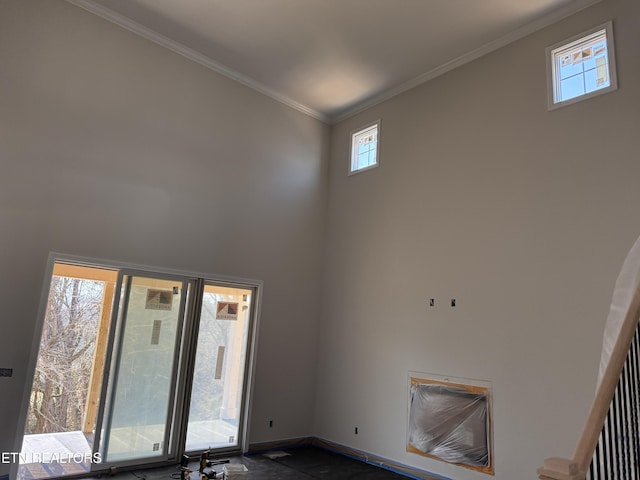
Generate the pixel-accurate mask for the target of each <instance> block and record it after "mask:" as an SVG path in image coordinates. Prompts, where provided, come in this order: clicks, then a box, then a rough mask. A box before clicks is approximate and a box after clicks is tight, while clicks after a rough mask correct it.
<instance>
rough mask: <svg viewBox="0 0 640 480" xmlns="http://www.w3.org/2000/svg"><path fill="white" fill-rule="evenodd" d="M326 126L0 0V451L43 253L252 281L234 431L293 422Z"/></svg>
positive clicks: (178, 61) (309, 336)
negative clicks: (245, 383)
mask: <svg viewBox="0 0 640 480" xmlns="http://www.w3.org/2000/svg"><path fill="white" fill-rule="evenodd" d="M329 140H330V139H329V127H327V126H326V125H324V124H322V123H320V122H318V121H316V120H314V119H311V118H309V117H307V116H305V115H303V114H301V113H298V112H296V111H293V110H291V109H289V108H287V107H285V106H283V105H281V104H280V103H277V102H275V101H273V100H271V99H269V98H267V97H265V96H263V95H261V94H259V93H256V92H255V91H253V90H250V89H248V88H246V87H244V86H241V85H240V84H238V83H235V82H233V81H231V80H229V79H227V78H225V77H222V76H220V75H217V74H215V73H213V72H211V71H210V70H207V69H205V68H203V67H201V66H200V65H197V64H195V63H193V62H190V61H188V60H186V59H184V58H182V57H180V56H178V55H176V54H174V53H172V52H170V51H169V50H166V49H164V48H162V47H160V46H157V45H155V44H153V43H151V42H149V41H147V40H144V39H142V38H140V37H138V36H136V35H134V34H132V33H130V32H128V31H126V30H124V29H122V28H120V27H117V26H115V25H113V24H111V23H109V22H106V21H104V20H102V19H100V18H98V17H96V16H94V15H92V14H90V13H87V12H85V11H84V10H81V9H79V8H77V7H75V6H73V5H71V4H69V3H67V2H64V1H55V2H54V1H50V0H45V1H33V0H30V1H28V2H23V1H3V2H0V165H1V167H2V170H1V171H2V173H1V174H0V225H2V236H1V237H0V247H1V248H0V272H1V273H0V291H2V292H3V298H4V302H3V309H2V317H1V320H0V321H1V322H2V323H1V324H2V327H3V334H2V335H1V336H0V366H1V367H13V368H14V377H13V378H11V379H4V378H3V379H0V432H1V433H0V451H4V452H10V451H13V450H14V448H15V446H14V439H15V438H16V426H17V418H18V415H19V411H20V404H21V402H22V395H23V391H24V387H25V376H26V371H25V370H26V365H27V363H28V359H29V356H30V353H31V352H30V348H31V344H32V339H33V334H34V325H35V322H36V316H37V310H38V304H39V301H40V293H41V289H42V285H43V279H44V273H45V267H46V262H47V255H48V253H49V252H50V251H57V252H63V253H69V254H76V255H82V256H90V257H97V258H103V259H114V260H118V261H124V262H134V263H137V264H146V265H154V266H162V267H166V268H174V269H182V270H192V271H197V272H206V273H212V274H220V275H230V276H235V277H246V278H253V279H259V280H262V281H264V301H263V305H262V318H261V330H260V338H259V349H258V359H257V376H256V386H255V402H254V408H253V416H252V425H251V437H250V438H251V441H252V442H260V441H265V440H271V439H278V438H291V437H298V436H303V435H309V434H311V433H312V431H311V422H312V412H313V406H314V395H315V377H316V375H315V371H316V366H315V365H316V358H315V351H316V338H317V333H316V330H317V320H318V310H319V301H320V297H319V295H318V291H319V288H320V280H321V277H320V267H321V263H320V261H321V252H322V249H321V248H322V238H323V235H324V230H323V225H324V219H325V209H326V191H327V179H328V177H327V167H328V155H329V148H328V147H329ZM269 419H273V420H274V428H272V429H269V428H268V420H269ZM5 468H6V465H0V474H1V473H2V472H3V471H4V469H5Z"/></svg>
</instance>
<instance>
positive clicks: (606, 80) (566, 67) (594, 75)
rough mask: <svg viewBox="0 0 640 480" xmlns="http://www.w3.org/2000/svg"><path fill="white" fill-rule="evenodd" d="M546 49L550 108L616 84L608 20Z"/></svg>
mask: <svg viewBox="0 0 640 480" xmlns="http://www.w3.org/2000/svg"><path fill="white" fill-rule="evenodd" d="M547 51H548V53H547V57H548V61H549V62H550V64H551V69H550V70H551V77H552V78H551V87H552V88H550V92H549V94H550V102H549V107H550V108H555V107H558V106H561V105H565V104H568V103H574V102H575V101H577V99H579V98H580V97H585V96H593V95H597V94H599V93H605V92H608V91H611V90H615V89H616V88H617V85H616V78H615V69H614V68H613V67H614V65H613V62H614V60H613V58H614V57H613V41H612V39H611V23H608V24H606V25H604V26H602V27H598V28H596V29H595V30H593V31H591V32H588V33H586V34H583V35H581V36H579V37H578V38H577V39H573V40H570V41H567V42H563V44H561V45H559V46H555V47H550V48H549V49H547ZM551 97H552V99H551ZM551 100H552V101H551Z"/></svg>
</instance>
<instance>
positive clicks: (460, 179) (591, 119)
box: [0, 0, 640, 479]
mask: <svg viewBox="0 0 640 480" xmlns="http://www.w3.org/2000/svg"><path fill="white" fill-rule="evenodd" d="M638 9H639V6H638V3H637V2H631V1H628V0H621V1H619V2H617V1H614V0H608V1H606V2H603V3H602V4H599V5H597V6H595V7H592V8H590V9H588V10H585V11H583V12H581V13H579V14H577V15H574V16H573V17H570V18H568V19H566V20H565V21H562V22H560V23H558V24H556V25H553V26H551V27H549V28H547V29H545V30H543V31H541V32H538V33H536V34H534V35H531V36H529V37H527V38H525V39H523V40H521V41H519V42H517V43H515V44H513V45H510V46H508V47H506V48H503V49H501V50H499V51H497V52H494V53H493V54H490V55H488V56H485V57H483V58H481V59H479V60H477V61H475V62H473V63H471V64H468V65H466V66H464V67H462V68H459V69H457V70H455V71H453V72H450V73H449V74H447V75H445V76H443V77H440V78H437V79H435V80H433V81H431V82H429V83H428V84H425V85H423V86H421V87H418V88H416V89H414V90H412V91H410V92H407V93H405V94H403V95H400V96H398V97H396V98H394V99H392V100H390V101H388V102H385V103H383V104H380V105H378V106H376V107H374V108H372V109H369V110H367V111H365V112H363V113H361V114H360V115H358V116H357V117H354V118H351V119H349V120H346V121H344V122H342V123H340V124H339V125H336V126H335V127H334V128H333V129H332V130H331V129H330V128H329V127H327V126H325V125H322V124H321V123H319V122H317V121H315V120H313V119H310V118H308V117H306V116H304V115H302V114H300V113H298V112H295V111H292V110H290V109H288V108H287V107H285V106H282V105H280V104H278V103H276V102H274V101H272V100H270V99H268V98H266V97H264V96H262V95H260V94H258V93H255V92H253V91H251V90H249V89H247V88H245V87H243V86H241V85H239V84H237V83H234V82H232V81H230V80H228V79H226V78H224V77H221V76H219V75H217V74H215V73H212V72H210V71H208V70H206V69H204V68H203V67H201V66H199V65H196V64H193V63H191V62H189V61H187V60H185V59H183V58H181V57H179V56H177V55H176V54H174V53H172V52H170V51H167V50H164V49H163V48H161V47H159V46H156V45H154V44H152V43H150V42H148V41H146V40H144V39H141V38H139V37H137V36H135V35H133V34H131V33H129V32H127V31H125V30H123V29H121V28H119V27H116V26H114V25H112V24H110V23H108V22H105V21H103V20H101V19H99V18H97V17H95V16H93V15H91V14H88V13H86V12H84V11H82V10H80V9H78V8H76V7H73V6H72V5H70V4H67V3H66V2H62V1H58V2H53V1H33V0H31V1H29V2H24V1H17V0H16V1H4V2H2V3H0V165H1V166H2V171H3V172H4V173H3V174H2V175H1V176H0V222H1V223H0V224H1V225H2V237H1V240H0V246H1V247H2V248H1V249H0V272H2V273H1V274H0V288H1V291H2V292H3V293H4V298H5V301H4V309H3V315H2V319H1V322H2V325H3V326H4V328H5V333H4V335H2V336H0V366H1V367H13V368H14V369H15V370H14V371H15V376H14V377H13V378H12V379H0V383H1V385H0V389H1V390H0V391H1V392H2V393H1V395H0V432H2V433H1V434H0V451H11V450H13V448H15V447H14V444H13V442H14V439H15V437H16V433H17V432H16V425H17V417H18V414H19V411H20V403H21V401H22V394H23V391H24V388H25V376H26V371H25V368H26V367H25V366H26V364H27V362H28V358H29V355H30V348H31V342H32V339H33V334H34V325H35V321H36V316H37V308H38V302H39V299H40V293H41V289H42V284H43V277H44V269H45V263H46V258H47V254H48V252H49V251H59V252H65V253H70V254H76V255H85V256H92V257H99V258H105V259H115V260H118V261H125V262H126V261H129V262H135V263H140V264H149V265H158V266H162V267H167V268H177V269H185V270H196V271H203V272H209V273H215V274H222V275H233V276H242V277H248V278H256V279H261V280H263V281H264V283H265V289H264V303H263V314H262V323H261V330H260V336H259V351H258V367H257V377H256V390H255V401H254V408H253V412H252V425H251V432H250V433H251V437H250V440H251V442H261V441H267V440H276V439H282V438H293V437H298V436H302V435H307V434H315V435H317V436H320V437H323V438H326V439H328V440H333V441H336V442H340V443H342V444H345V445H349V446H352V447H354V448H358V449H361V450H364V451H368V452H371V453H375V454H379V455H382V456H385V457H388V458H391V459H394V460H396V461H399V462H402V463H406V464H410V465H413V466H416V467H420V468H425V469H427V470H430V471H435V472H438V473H441V474H444V475H448V476H451V477H454V478H456V479H471V478H484V477H481V476H480V474H475V473H473V472H470V471H467V470H464V469H461V468H456V467H451V466H448V465H445V464H442V463H439V462H435V461H430V460H426V459H423V458H421V457H416V456H414V455H410V454H407V453H406V452H405V451H404V449H405V442H406V440H405V434H406V421H407V418H406V417H407V375H408V372H409V371H422V372H429V373H434V374H443V375H451V376H457V377H468V378H472V379H480V380H486V381H489V382H491V383H492V385H493V392H494V410H493V414H494V418H493V420H494V430H495V433H494V437H495V462H496V477H495V478H497V479H513V478H525V477H529V478H532V477H533V476H534V472H535V468H536V467H538V466H539V465H540V464H541V462H542V460H543V459H544V458H545V457H547V456H551V455H565V456H569V455H571V453H572V450H573V447H574V446H575V442H576V440H577V437H578V435H579V431H580V429H581V427H582V422H583V420H584V418H585V415H586V412H587V410H588V407H589V402H590V400H591V398H592V396H593V391H594V388H595V381H596V374H597V369H598V359H599V353H600V342H601V336H602V329H603V325H604V319H605V318H606V314H607V310H608V306H609V300H610V295H611V291H612V288H613V283H614V281H615V278H616V275H617V273H618V271H619V269H620V266H621V263H622V261H623V259H624V256H625V254H626V253H627V251H628V249H629V248H630V247H631V245H632V244H633V242H634V241H635V239H636V238H637V237H638V235H639V234H640V225H637V221H636V218H637V208H636V206H637V205H638V204H640V189H638V188H637V179H638V178H640V162H638V161H637V152H638V149H639V147H640V136H638V134H637V125H638V120H639V118H638V117H639V113H638V112H639V111H640V110H639V108H638V106H639V105H638V103H639V100H640V97H639V96H638V93H637V88H636V85H638V83H639V81H640V61H639V60H638V57H637V53H636V52H635V48H636V46H637V45H638V44H640V28H638V25H640V12H639V11H638ZM612 18H613V19H614V23H615V25H614V28H615V39H616V46H617V54H618V55H617V59H618V76H619V80H620V89H619V90H618V91H617V92H614V93H611V94H607V95H604V96H601V97H598V98H595V99H591V100H589V101H586V102H581V103H578V104H576V105H573V106H571V107H568V108H563V109H559V110H556V111H554V112H548V111H547V109H546V82H545V74H546V73H545V59H544V48H545V47H546V46H548V45H551V44H554V43H556V42H558V41H560V40H563V39H564V38H567V37H569V36H571V35H573V34H576V33H579V32H581V31H583V30H586V29H588V28H590V27H592V26H594V25H597V24H599V23H603V22H604V21H607V20H609V19H612ZM377 118H380V119H381V120H382V135H381V142H382V143H381V166H380V167H379V168H378V169H375V170H372V171H370V172H367V173H365V174H362V175H355V176H352V177H347V176H346V168H347V167H346V165H347V161H348V145H349V133H350V131H352V130H353V129H355V128H357V127H359V126H361V125H364V124H366V123H367V122H369V121H371V120H375V119H377ZM329 147H330V148H329ZM327 200H328V208H329V210H328V225H327V226H326V229H325V218H327V217H326V215H325V214H326V211H325V208H326V205H327ZM325 233H326V236H325ZM324 240H326V242H325V241H324ZM323 249H324V255H325V256H324V258H322V251H323ZM323 265H324V266H325V267H326V268H325V267H323ZM321 275H324V277H321ZM321 290H324V293H323V294H322V295H321V294H320V291H321ZM432 297H433V298H435V299H436V307H434V308H428V307H427V301H428V299H429V298H432ZM452 297H455V298H457V300H458V306H457V307H456V308H454V309H452V308H450V307H448V306H447V305H448V302H449V299H450V298H452ZM320 308H322V311H321V313H319V311H320ZM320 320H321V326H322V328H319V325H320V323H319V322H320ZM318 338H319V344H318V343H317V339H318ZM318 347H319V349H318ZM316 351H317V352H318V353H319V357H316ZM316 380H317V383H316ZM314 412H315V416H314ZM269 419H273V420H274V421H275V424H274V428H273V429H269V428H268V427H267V421H268V420H269ZM354 426H358V427H359V432H360V433H359V435H358V436H354V434H353V428H354ZM5 467H6V466H4V465H0V473H3V472H4V471H5V470H3V469H4V468H5Z"/></svg>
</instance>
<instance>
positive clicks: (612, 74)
mask: <svg viewBox="0 0 640 480" xmlns="http://www.w3.org/2000/svg"><path fill="white" fill-rule="evenodd" d="M600 30H604V31H605V35H606V39H607V56H608V58H607V66H608V68H609V79H610V85H609V86H608V87H606V88H602V89H600V90H596V91H594V92H590V93H586V94H584V95H580V96H578V97H574V98H570V99H569V100H565V101H564V102H555V96H556V85H555V78H556V63H555V62H554V59H553V51H554V50H557V49H558V48H560V47H570V46H571V44H573V43H579V42H580V41H581V40H583V39H584V38H585V37H588V36H589V35H593V34H594V33H596V32H599V31H600ZM546 56H547V108H548V109H549V110H555V109H557V108H561V107H565V106H567V105H572V104H574V103H577V102H581V101H583V100H587V99H589V98H592V97H597V96H598V95H603V94H605V93H609V92H612V91H614V90H617V89H618V77H617V75H616V60H615V59H616V55H615V49H614V46H613V22H611V21H608V22H607V23H604V24H602V25H598V26H597V27H594V28H592V29H590V30H587V31H586V32H582V33H580V34H578V35H574V36H573V37H571V38H568V39H566V40H563V41H562V42H558V43H556V44H555V45H552V46H550V47H547V49H546Z"/></svg>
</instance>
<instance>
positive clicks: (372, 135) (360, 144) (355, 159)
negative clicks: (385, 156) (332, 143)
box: [349, 122, 380, 173]
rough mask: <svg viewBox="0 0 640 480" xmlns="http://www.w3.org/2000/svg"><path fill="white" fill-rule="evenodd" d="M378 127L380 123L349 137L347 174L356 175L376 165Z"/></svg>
mask: <svg viewBox="0 0 640 480" xmlns="http://www.w3.org/2000/svg"><path fill="white" fill-rule="evenodd" d="M379 127H380V123H379V122H376V123H374V124H373V125H369V126H367V127H365V128H363V129H361V130H358V131H357V132H354V133H353V134H352V135H351V164H350V168H349V173H356V172H359V171H361V170H366V169H369V168H373V167H376V166H377V165H378V151H379V148H378V146H379V142H378V135H379Z"/></svg>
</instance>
